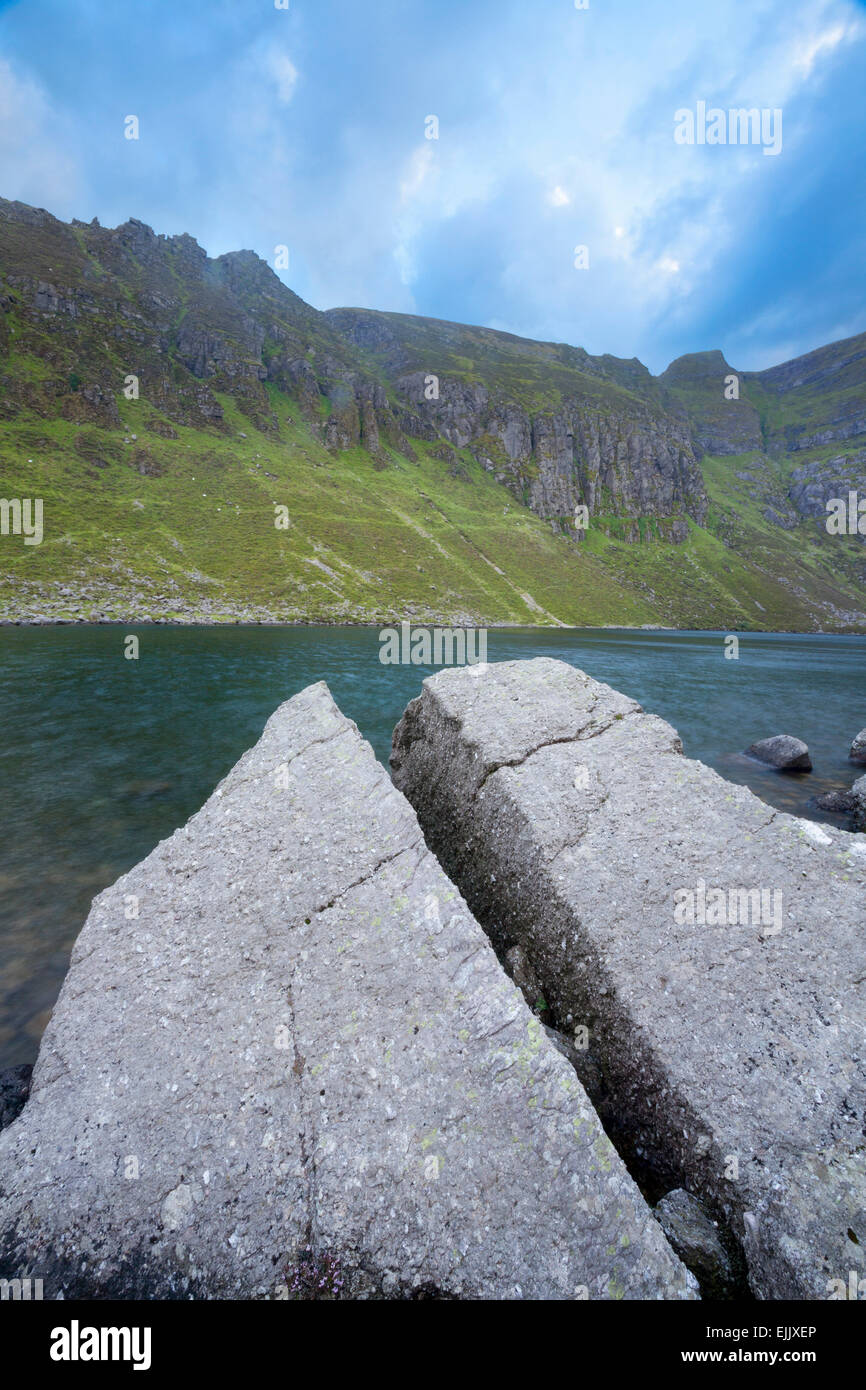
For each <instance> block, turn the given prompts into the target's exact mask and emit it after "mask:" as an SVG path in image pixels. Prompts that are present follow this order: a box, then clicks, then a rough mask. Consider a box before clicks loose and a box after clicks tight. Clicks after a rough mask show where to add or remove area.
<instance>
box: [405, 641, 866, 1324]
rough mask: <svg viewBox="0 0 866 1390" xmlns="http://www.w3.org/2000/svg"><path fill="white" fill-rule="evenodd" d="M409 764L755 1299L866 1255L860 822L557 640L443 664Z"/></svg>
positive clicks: (426, 693) (476, 885)
mask: <svg viewBox="0 0 866 1390" xmlns="http://www.w3.org/2000/svg"><path fill="white" fill-rule="evenodd" d="M392 767H393V775H394V780H395V782H396V784H397V785H398V786H399V787H400V788H401V790H403V791H404V792H405V793H406V795H407V796H408V797H409V799H410V800H411V801H412V803H413V805H414V806H415V808H416V810H417V812H418V816H419V820H420V822H421V825H422V827H423V829H424V832H425V835H426V837H427V840H428V843H429V844H430V846H431V848H432V849H433V850H434V852H435V853H437V855H438V856H439V858H440V860H441V862H442V864H443V867H445V869H446V872H448V874H449V875H450V877H451V878H452V879H453V880H454V881H455V883H457V884H458V885H459V887H460V889H461V891H462V892H463V893H464V895H465V896H466V899H467V901H468V903H469V905H470V907H471V909H472V911H473V912H474V913H475V916H476V917H477V918H478V920H479V921H481V922H482V924H483V925H484V926H485V927H486V928H487V930H488V931H489V933H490V935H491V937H492V939H493V941H494V943H495V944H496V946H497V948H498V950H500V951H501V952H507V951H508V950H510V949H511V948H512V947H513V946H515V945H519V946H520V947H521V948H522V950H523V953H524V956H525V958H526V961H527V963H528V965H529V966H530V967H531V968H532V970H533V971H534V973H535V975H536V977H537V978H538V980H539V981H540V984H541V988H542V989H543V992H544V999H545V1002H546V1003H547V1005H548V1006H549V1008H550V1015H551V1016H550V1019H549V1021H550V1023H551V1024H552V1026H554V1027H555V1028H557V1029H558V1030H560V1031H562V1032H566V1033H571V1034H573V1035H574V1036H575V1039H576V1040H579V1041H580V1042H582V1043H583V1044H584V1045H585V1044H586V1041H587V1039H588V1044H589V1048H590V1049H591V1050H592V1051H593V1053H594V1054H595V1055H596V1056H597V1057H598V1058H599V1059H600V1063H601V1067H602V1070H603V1079H604V1084H603V1086H601V1087H600V1088H599V1089H598V1091H597V1092H596V1093H592V1092H591V1094H592V1098H593V1100H594V1101H595V1103H596V1105H597V1108H598V1110H599V1113H600V1115H601V1117H602V1120H603V1122H604V1123H605V1128H606V1129H607V1131H608V1133H610V1134H611V1135H612V1137H613V1138H614V1139H615V1141H616V1142H617V1145H618V1148H619V1149H620V1151H621V1152H626V1153H628V1154H630V1156H631V1158H632V1160H633V1162H634V1163H636V1164H638V1165H640V1166H641V1167H643V1168H644V1170H645V1172H646V1174H647V1178H648V1180H650V1181H651V1182H653V1183H657V1184H658V1186H659V1188H660V1189H661V1190H665V1189H670V1188H674V1187H685V1188H687V1189H688V1190H689V1191H691V1192H693V1193H695V1194H696V1195H699V1196H700V1197H701V1199H702V1200H703V1201H704V1202H705V1203H706V1204H707V1205H708V1206H709V1208H710V1210H711V1211H712V1213H713V1216H714V1217H715V1218H716V1219H717V1220H719V1221H720V1222H723V1223H726V1224H727V1227H728V1229H729V1230H730V1231H731V1233H732V1234H733V1236H734V1238H735V1239H736V1240H737V1242H738V1243H739V1245H740V1246H741V1248H742V1251H743V1254H744V1256H745V1260H746V1263H747V1267H748V1273H749V1281H750V1284H751V1287H752V1289H753V1291H754V1292H755V1294H756V1295H757V1296H758V1297H761V1298H797V1297H804V1298H813V1299H822V1298H826V1297H828V1292H827V1288H828V1280H830V1279H832V1278H846V1277H847V1275H848V1272H849V1271H851V1270H857V1271H858V1277H863V1276H864V1275H866V1253H864V1252H866V1169H864V1163H863V1152H864V1121H866V1002H864V993H863V986H862V981H863V979H864V977H866V933H864V931H863V925H864V916H863V903H864V900H866V892H864V890H866V839H864V838H863V837H861V836H856V835H849V834H846V833H845V832H843V831H839V830H836V829H832V828H830V827H826V828H825V827H822V826H817V825H815V824H813V823H811V822H805V821H801V820H798V819H797V818H795V817H792V816H788V815H784V814H782V813H777V812H775V811H773V810H772V809H771V808H770V807H768V806H766V805H765V804H764V803H763V802H761V801H759V800H758V799H757V798H756V797H755V796H753V795H752V794H751V793H750V792H749V791H748V790H747V789H745V788H743V787H738V786H733V785H730V784H728V783H726V782H724V781H723V780H722V779H721V778H720V777H718V776H717V775H716V774H715V773H714V772H712V771H711V770H710V769H708V768H706V767H704V766H703V765H702V764H701V763H697V762H692V761H690V760H688V759H686V758H685V757H683V756H682V747H681V744H680V741H679V738H678V737H677V734H676V732H675V730H673V729H672V728H671V727H670V726H669V725H668V724H665V723H664V722H663V721H662V720H660V719H658V718H656V717H655V716H653V715H650V714H647V713H645V712H644V711H643V710H642V709H641V707H640V706H639V705H638V704H636V703H635V702H634V701H633V700H630V699H627V698H626V697H625V696H623V695H620V694H618V693H617V692H616V691H613V690H611V689H610V688H609V687H607V686H605V685H601V684H598V683H597V682H595V681H593V680H591V679H590V678H589V676H587V675H585V674H584V673H583V672H581V671H577V670H574V669H573V668H571V667H569V666H566V665H564V664H562V663H560V662H557V661H552V660H548V659H539V660H535V661H529V662H506V663H503V664H501V665H492V666H487V667H478V666H476V667H473V668H471V670H470V669H468V668H467V669H463V670H450V671H442V672H440V673H438V674H437V675H436V676H434V677H431V678H430V679H428V680H426V681H425V682H424V688H423V693H422V695H421V696H420V697H419V698H418V699H417V700H415V701H413V702H412V703H411V704H410V705H409V706H408V708H407V710H406V713H405V715H404V717H403V719H402V721H401V723H400V724H399V725H398V726H397V729H396V730H395V734H394V744H393V752H392ZM546 1021H547V1020H546Z"/></svg>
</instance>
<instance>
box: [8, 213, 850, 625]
mask: <svg viewBox="0 0 866 1390" xmlns="http://www.w3.org/2000/svg"><path fill="white" fill-rule="evenodd" d="M731 376H733V377H734V378H735V379H736V382H737V398H736V399H726V396H725V390H726V387H725V380H726V378H729V377H731ZM132 379H134V380H135V383H136V389H137V391H138V396H137V397H136V398H130V396H129V385H128V383H129V382H130V380H132ZM25 455H26V456H27V459H25V457H24V456H25ZM27 460H30V461H29V462H28V461H27ZM738 461H739V464H740V467H736V466H734V465H736V463H737V462H738ZM193 469H195V471H193ZM202 483H204V484H205V486H204V487H202V486H201V484H202ZM851 486H855V487H859V488H860V489H861V490H862V492H863V495H866V334H862V335H855V336H854V337H853V338H849V339H846V340H843V341H842V342H840V343H838V344H826V345H823V346H822V347H820V348H816V349H814V350H813V351H812V352H810V353H806V354H803V355H802V356H801V357H800V358H797V359H793V360H792V362H790V363H782V364H779V365H778V366H777V367H773V368H769V369H766V370H765V371H762V372H737V371H736V370H735V369H734V368H732V367H730V366H729V364H728V363H727V361H726V359H725V358H724V355H723V354H722V353H721V351H720V350H718V349H714V350H710V351H708V352H704V353H692V354H684V355H683V356H681V357H680V358H677V359H675V360H674V362H672V363H671V364H669V366H668V367H667V368H666V369H665V371H664V372H662V373H659V374H658V375H657V376H653V375H652V373H650V372H649V370H648V369H647V368H646V367H645V366H644V365H643V364H642V363H640V362H639V361H638V360H637V359H636V358H631V359H625V358H617V357H613V356H612V355H610V354H603V355H601V356H597V357H593V356H592V355H590V354H589V353H587V352H586V351H585V349H583V348H579V347H574V346H571V345H569V344H564V343H558V344H557V343H544V342H536V341H535V340H532V339H524V338H521V337H520V336H519V335H516V334H510V333H506V332H504V331H502V330H499V329H488V328H484V327H477V326H473V325H466V324H460V323H456V322H452V321H448V320H440V319H434V318H429V317H422V316H415V315H405V314H394V313H389V312H387V311H380V310H369V309H352V308H336V309H331V310H325V311H320V310H317V309H315V308H313V307H312V306H311V305H308V304H306V303H305V301H303V300H302V299H301V298H300V297H299V296H298V295H296V294H295V293H294V292H293V291H292V290H291V289H290V288H289V287H288V286H286V285H285V284H284V283H283V281H282V280H280V278H279V277H278V276H277V275H276V274H275V272H274V270H273V269H272V268H271V267H270V266H269V265H268V264H267V262H265V261H263V260H262V259H261V258H260V257H259V256H258V255H257V254H256V253H255V252H253V251H249V250H242V251H236V252H227V253H224V254H223V255H221V256H218V257H216V258H213V259H212V258H210V257H208V256H207V254H206V252H205V251H204V250H203V248H201V247H200V246H199V245H198V243H197V242H196V241H195V240H194V239H193V238H192V237H190V236H189V235H188V234H185V233H182V234H179V235H173V236H165V235H162V234H157V233H155V232H154V231H153V229H152V228H150V227H148V226H147V224H145V223H143V222H141V221H139V220H138V219H135V218H131V219H129V220H128V221H127V222H125V223H122V224H121V225H120V226H119V227H117V228H113V229H110V228H104V227H102V226H101V225H100V224H99V223H98V221H97V220H96V219H94V220H93V221H92V222H90V223H85V222H80V221H78V220H77V219H76V220H73V221H72V222H71V223H64V222H61V221H60V220H59V219H57V218H54V217H53V216H52V214H51V213H49V212H47V211H45V210H44V209H34V208H30V207H28V206H27V205H25V204H21V203H12V202H8V201H6V200H3V199H0V491H2V493H3V496H4V497H7V498H8V497H26V496H44V497H45V502H46V517H47V518H48V521H47V525H46V537H45V540H44V542H43V544H42V545H40V546H29V547H26V548H25V547H23V546H21V545H16V544H14V543H13V542H15V540H16V538H15V537H13V536H3V537H0V555H2V567H0V617H2V618H4V619H6V620H12V621H14V620H16V619H26V618H28V617H38V616H40V615H41V616H46V617H51V616H54V617H60V618H65V619H76V618H79V619H80V618H88V617H91V618H92V617H97V618H98V617H99V616H105V617H112V616H115V615H117V616H118V617H119V618H122V619H123V620H128V619H131V618H133V617H135V616H144V617H147V616H153V614H154V613H156V614H157V616H166V615H167V616H169V617H171V618H172V619H174V620H177V621H196V620H227V621H231V620H262V621H373V622H377V621H380V620H382V621H384V620H386V619H393V618H395V617H402V616H406V617H415V618H416V619H417V620H421V619H422V618H423V619H424V620H431V619H434V618H436V619H442V620H443V621H448V622H457V621H462V622H470V623H479V624H480V623H497V622H502V623H510V622H515V623H521V622H538V621H544V622H562V623H566V624H571V623H577V624H581V623H587V624H593V623H602V624H610V623H621V624H623V625H642V624H649V625H661V626H692V627H726V628H728V627H743V628H748V627H750V626H757V627H761V626H774V627H779V628H796V629H802V630H821V629H825V630H836V631H862V630H866V550H864V546H863V543H862V539H863V538H862V537H860V536H851V537H848V536H840V537H830V536H828V535H827V533H826V529H825V528H823V527H822V526H821V525H820V524H819V523H820V518H821V516H822V515H823V510H822V509H823V506H824V504H825V503H826V500H827V498H829V497H830V496H836V495H842V494H840V493H839V489H843V488H849V487H851ZM834 489H836V490H837V491H835V492H834ZM263 494H274V495H273V496H271V497H270V499H269V501H268V498H267V497H266V496H265V495H263ZM276 494H279V495H276ZM201 503H205V504H207V505H204V506H202V505H200V504H201ZM279 506H283V507H285V508H286V509H287V511H288V517H289V520H288V525H287V527H286V528H285V530H284V531H283V532H282V533H280V532H279V531H276V529H275V526H274V521H273V512H274V509H275V508H277V507H279ZM268 507H270V509H271V517H270V519H269V518H268ZM584 509H585V512H584ZM582 513H583V515H584V516H587V517H588V520H589V525H588V526H584V525H583V524H582V515H581V514H582ZM230 516H233V518H234V522H235V524H234V526H230V525H229V524H228V522H229V517H230ZM268 522H269V525H268ZM362 524H363V533H362V529H361V527H362ZM269 530H270V531H271V532H274V534H268V531H269ZM404 556H405V557H407V558H406V559H404V558H403V557H404ZM408 557H411V558H408ZM232 561H234V562H235V563H234V564H232V563H231V562H232ZM64 589H65V590H67V592H66V593H62V592H61V591H62V590H64Z"/></svg>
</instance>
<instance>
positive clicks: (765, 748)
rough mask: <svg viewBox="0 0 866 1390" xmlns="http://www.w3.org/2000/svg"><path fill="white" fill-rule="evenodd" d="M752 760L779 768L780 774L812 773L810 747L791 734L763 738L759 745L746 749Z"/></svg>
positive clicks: (752, 745)
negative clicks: (755, 759)
mask: <svg viewBox="0 0 866 1390" xmlns="http://www.w3.org/2000/svg"><path fill="white" fill-rule="evenodd" d="M746 752H747V754H748V755H749V757H750V758H757V759H758V761H759V762H762V763H769V764H770V766H771V767H777V768H778V769H779V771H780V772H811V771H812V759H811V758H810V756H809V749H808V746H807V745H806V744H805V743H804V742H803V740H802V739H801V738H792V737H791V735H790V734H776V736H775V737H774V738H762V739H760V740H759V742H758V743H752V744H750V745H749V747H748V748H747V749H746Z"/></svg>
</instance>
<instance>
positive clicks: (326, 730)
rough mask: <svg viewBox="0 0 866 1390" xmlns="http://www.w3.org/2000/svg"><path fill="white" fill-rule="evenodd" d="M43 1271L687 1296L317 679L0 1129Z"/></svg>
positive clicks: (229, 788)
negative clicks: (13, 1116)
mask: <svg viewBox="0 0 866 1390" xmlns="http://www.w3.org/2000/svg"><path fill="white" fill-rule="evenodd" d="M136 911H137V915H135V914H136ZM23 1272H29V1273H31V1274H33V1275H34V1276H38V1277H41V1278H43V1279H44V1281H45V1293H46V1297H57V1296H58V1295H61V1294H62V1295H63V1296H64V1297H70V1296H102V1297H105V1296H114V1297H133V1296H138V1297H143V1296H146V1297H210V1298H220V1297H231V1298H256V1299H261V1298H274V1297H284V1296H287V1295H286V1290H289V1291H291V1295H292V1296H296V1297H305V1298H306V1297H311V1296H317V1295H320V1296H323V1297H337V1296H339V1297H354V1298H363V1297H383V1296H384V1297H393V1298H410V1297H435V1296H441V1297H467V1298H507V1299H516V1298H521V1297H523V1298H554V1299H560V1298H562V1299H565V1298H573V1297H575V1296H576V1295H579V1291H580V1290H581V1288H582V1287H585V1288H586V1290H587V1292H588V1295H589V1297H591V1298H618V1297H626V1298H668V1297H670V1298H681V1297H685V1298H691V1297H694V1296H695V1284H694V1281H693V1280H692V1278H691V1276H690V1275H689V1274H688V1273H687V1271H686V1270H685V1269H684V1268H683V1266H682V1265H681V1264H680V1263H679V1261H678V1260H677V1259H676V1257H675V1256H674V1255H673V1253H672V1252H671V1250H670V1248H669V1247H668V1245H667V1243H666V1241H665V1239H664V1236H663V1234H662V1231H661V1228H660V1227H659V1225H658V1223H657V1222H656V1221H655V1220H654V1218H653V1217H652V1215H651V1213H650V1211H649V1209H648V1207H647V1206H646V1204H645V1203H644V1201H643V1198H642V1197H641V1195H640V1193H639V1191H638V1189H637V1187H636V1186H635V1185H634V1183H633V1181H632V1180H631V1178H630V1177H629V1176H628V1174H627V1173H626V1171H625V1168H624V1167H623V1164H622V1163H621V1161H620V1159H619V1158H618V1156H617V1154H616V1153H615V1151H614V1150H613V1148H612V1146H611V1144H610V1142H609V1141H608V1140H607V1138H606V1137H605V1135H604V1133H603V1131H602V1129H601V1127H600V1125H599V1122H598V1119H597V1117H596V1116H595V1114H594V1112H593V1110H592V1108H591V1106H590V1105H589V1103H588V1101H587V1099H586V1096H585V1094H584V1092H583V1090H582V1088H581V1087H580V1085H579V1083H578V1081H577V1079H576V1077H575V1075H574V1072H573V1071H572V1069H571V1067H570V1066H569V1065H568V1063H567V1061H566V1060H565V1059H564V1058H563V1057H561V1056H560V1055H559V1053H558V1052H557V1051H556V1049H555V1048H554V1047H553V1046H552V1045H551V1044H550V1043H549V1042H548V1040H547V1038H546V1035H545V1034H544V1031H543V1028H542V1025H541V1023H540V1022H539V1021H538V1020H537V1019H535V1018H534V1017H533V1016H532V1014H531V1012H530V1011H529V1009H528V1008H527V1007H526V1005H525V1003H524V1001H523V999H522V997H521V995H520V993H519V991H518V989H517V988H516V986H515V985H513V984H512V983H511V981H510V980H509V979H508V978H507V976H506V975H505V973H504V971H502V969H501V968H500V966H499V964H498V962H497V960H496V957H495V955H494V952H493V950H492V949H491V947H490V945H489V943H488V941H487V939H486V937H485V936H484V934H483V932H482V931H481V929H480V927H479V926H478V924H477V923H476V922H475V921H474V920H473V919H472V917H471V916H470V914H469V912H468V911H467V909H466V906H465V903H464V902H463V900H462V899H461V898H460V897H459V895H458V894H457V893H456V890H455V889H454V888H453V886H452V885H451V884H450V883H449V881H448V880H447V879H446V877H445V875H444V874H443V872H442V870H441V869H440V867H439V866H438V864H437V863H436V861H435V860H434V859H433V857H432V855H431V854H430V853H429V851H428V850H427V848H426V846H425V844H424V841H423V839H422V837H421V832H420V829H419V826H418V822H417V820H416V817H415V815H414V813H413V811H412V809H411V807H410V806H409V804H408V803H407V802H406V801H405V799H404V798H403V797H402V796H400V794H399V793H398V792H397V791H396V790H395V789H394V787H393V786H392V785H391V782H390V780H389V778H388V776H387V773H386V772H385V770H384V769H383V768H382V767H381V766H380V765H379V764H378V763H377V762H376V760H375V758H374V756H373V753H372V750H371V749H370V747H369V746H368V745H367V744H366V743H364V742H363V741H362V739H361V738H360V736H359V734H358V731H357V729H356V728H355V726H354V724H352V723H351V722H350V721H348V720H347V719H345V718H344V717H343V716H342V715H341V714H340V712H339V710H338V709H337V707H336V706H335V705H334V703H333V701H332V699H331V697H330V695H329V693H328V691H327V688H326V687H325V686H324V685H321V684H320V685H317V686H312V687H310V688H309V689H308V690H305V691H304V692H302V693H301V694H300V695H297V696H296V697H295V698H294V699H292V700H290V701H288V702H287V703H286V704H284V705H283V706H281V707H280V709H279V710H278V711H277V712H276V713H275V714H274V716H273V717H272V718H271V719H270V720H269V722H268V724H267V726H266V729H265V731H264V734H263V735H262V738H261V740H260V742H259V743H258V744H257V745H256V746H255V747H254V748H253V749H252V750H251V751H250V752H248V753H247V754H245V756H244V757H243V758H242V759H241V760H240V762H239V763H238V764H237V766H236V767H235V768H234V769H233V770H232V771H231V772H230V773H229V775H228V777H227V778H226V779H225V780H224V781H223V782H222V783H221V784H220V786H219V787H218V788H217V789H216V791H215V792H214V794H213V796H212V797H211V798H210V800H209V801H208V802H207V803H206V804H205V806H204V807H203V809H202V810H201V811H200V812H199V813H198V814H197V815H195V816H194V817H193V818H192V819H191V820H190V822H189V823H188V824H187V825H186V826H185V827H184V828H182V829H180V830H178V831H177V832H176V833H175V834H174V835H173V836H171V838H170V839H168V840H166V841H164V842H163V843H162V844H160V845H159V846H158V847H157V848H156V849H155V850H154V851H153V853H152V854H151V855H150V856H149V857H148V858H147V859H146V860H144V861H143V862H142V863H141V864H139V865H138V866H137V867H136V868H134V869H133V870H132V871H131V872H130V873H128V874H126V875H125V876H124V877H123V878H121V879H119V880H118V882H117V883H116V884H115V885H114V886H113V887H111V888H109V889H107V890H106V891H105V892H104V893H102V894H100V895H99V897H98V898H96V900H95V901H94V904H93V908H92V911H91V913H90V916H89V918H88V920H87V923H86V924H85V926H84V929H83V930H82V932H81V935H80V936H79V938H78V941H77V943H76V946H75V949H74V952H73V957H72V963H71V966H70V970H69V974H68V976H67V979H66V981H65V984H64V987H63V991H62V993H61V996H60V999H59V1001H58V1003H57V1005H56V1007H55V1009H54V1013H53V1016H52V1019H51V1022H50V1024H49V1026H48V1029H47V1030H46V1033H45V1037H44V1040H43V1044H42V1049H41V1051H40V1054H39V1059H38V1062H37V1065H36V1069H35V1072H34V1078H33V1092H32V1095H31V1098H30V1101H29V1102H28V1104H27V1106H26V1107H25V1109H24V1111H23V1113H22V1115H21V1116H20V1118H19V1119H18V1120H17V1121H16V1122H15V1123H14V1124H13V1125H12V1126H10V1128H9V1129H7V1130H5V1131H4V1132H3V1134H2V1135H0V1276H3V1277H12V1276H13V1275H16V1274H20V1273H23Z"/></svg>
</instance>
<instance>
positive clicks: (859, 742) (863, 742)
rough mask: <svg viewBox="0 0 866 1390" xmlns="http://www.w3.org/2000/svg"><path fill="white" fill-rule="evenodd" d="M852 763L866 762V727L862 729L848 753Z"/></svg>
mask: <svg viewBox="0 0 866 1390" xmlns="http://www.w3.org/2000/svg"><path fill="white" fill-rule="evenodd" d="M848 757H849V758H850V759H851V761H852V763H866V729H861V730H860V732H859V734H858V735H857V737H856V738H855V740H854V742H853V743H852V744H851V752H850V753H849V754H848Z"/></svg>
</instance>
